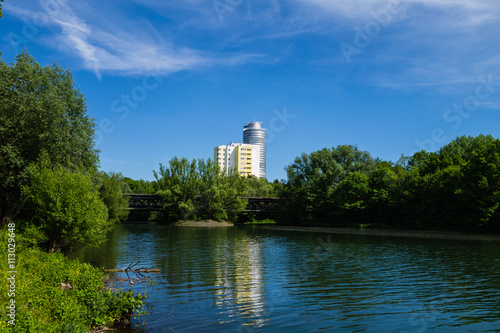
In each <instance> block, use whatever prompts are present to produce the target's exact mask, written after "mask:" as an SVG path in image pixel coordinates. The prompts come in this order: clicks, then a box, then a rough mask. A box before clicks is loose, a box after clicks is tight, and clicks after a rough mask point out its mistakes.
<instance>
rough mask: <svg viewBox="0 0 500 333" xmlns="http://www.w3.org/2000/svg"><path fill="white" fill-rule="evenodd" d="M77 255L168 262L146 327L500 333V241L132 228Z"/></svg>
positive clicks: (121, 262)
mask: <svg viewBox="0 0 500 333" xmlns="http://www.w3.org/2000/svg"><path fill="white" fill-rule="evenodd" d="M82 259H83V260H85V261H87V262H90V263H92V264H95V265H97V266H99V267H105V268H123V267H126V266H127V265H128V264H129V263H130V262H132V261H133V262H136V261H139V262H140V263H139V265H138V266H146V267H151V268H159V269H161V272H160V273H148V275H149V276H150V277H151V278H153V279H154V280H155V282H156V284H155V285H152V286H151V285H150V286H146V285H145V284H143V283H136V284H135V285H134V286H133V289H135V290H137V291H142V290H144V289H146V290H147V292H148V295H149V297H148V299H147V308H146V309H147V311H148V312H150V315H149V316H147V317H141V318H140V319H139V320H135V321H134V323H136V324H137V323H141V324H142V323H144V322H145V328H146V329H145V331H147V332H316V331H324V332H425V331H432V332H455V331H457V332H500V242H499V241H471V240H469V241H465V240H443V239H416V238H406V237H383V236H370V235H341V234H329V233H316V232H301V231H286V230H281V229H278V228H273V227H251V226H248V227H229V228H222V227H220V228H190V227H167V226H162V225H155V224H125V225H118V226H117V227H116V228H115V229H114V231H113V232H112V233H111V235H110V239H109V241H108V242H107V243H106V244H104V245H103V246H102V247H101V248H100V249H98V250H94V251H90V252H87V253H86V254H84V255H82ZM115 274H116V275H118V276H120V277H122V276H124V275H123V273H115ZM125 287H127V285H126V286H125ZM136 331H137V332H139V330H136ZM142 331H144V330H142Z"/></svg>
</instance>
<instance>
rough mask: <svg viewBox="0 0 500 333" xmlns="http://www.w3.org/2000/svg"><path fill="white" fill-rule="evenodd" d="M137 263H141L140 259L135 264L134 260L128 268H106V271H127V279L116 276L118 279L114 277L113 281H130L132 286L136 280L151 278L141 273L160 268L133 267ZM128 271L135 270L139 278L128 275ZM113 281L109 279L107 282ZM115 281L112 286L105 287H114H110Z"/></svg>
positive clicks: (155, 270)
mask: <svg viewBox="0 0 500 333" xmlns="http://www.w3.org/2000/svg"><path fill="white" fill-rule="evenodd" d="M137 264H139V261H138V262H136V263H135V264H134V262H133V261H132V262H131V263H130V264H129V265H128V267H127V268H121V269H105V270H104V272H125V274H127V278H126V279H119V278H116V279H113V280H114V281H113V282H115V283H116V282H123V281H128V282H129V283H130V286H132V285H133V284H134V281H135V282H139V283H140V282H145V281H147V280H148V279H149V277H147V276H144V275H142V274H141V273H150V272H159V271H160V269H158V268H148V267H139V268H133V267H135V266H137ZM128 272H133V273H134V274H135V275H136V276H138V277H139V278H130V276H129V275H128ZM109 282H111V281H109V280H108V281H107V283H109ZM115 283H112V284H111V285H110V286H108V287H105V288H106V289H112V288H110V287H111V286H113V285H114V284H115Z"/></svg>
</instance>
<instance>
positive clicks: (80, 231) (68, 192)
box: [23, 160, 112, 251]
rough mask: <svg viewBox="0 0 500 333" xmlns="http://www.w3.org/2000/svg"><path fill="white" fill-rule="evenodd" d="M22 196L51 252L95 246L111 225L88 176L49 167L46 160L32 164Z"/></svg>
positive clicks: (104, 207) (101, 240)
mask: <svg viewBox="0 0 500 333" xmlns="http://www.w3.org/2000/svg"><path fill="white" fill-rule="evenodd" d="M23 196H24V197H25V198H26V199H27V201H28V204H29V207H30V208H32V209H33V212H32V214H31V221H32V222H33V224H34V225H35V226H36V227H37V228H39V229H40V231H41V232H42V233H43V234H44V235H45V236H46V237H47V239H48V240H49V241H50V244H49V249H50V250H51V251H53V250H57V249H61V250H63V251H72V250H76V249H79V248H83V247H85V246H97V245H99V244H100V243H102V242H103V241H104V240H105V239H106V233H107V232H108V231H109V230H110V228H111V226H112V224H111V223H110V222H109V221H108V216H107V208H106V206H105V205H104V203H103V202H102V201H101V199H100V197H99V192H98V191H97V189H96V187H95V186H94V184H93V183H92V180H91V179H90V177H89V176H87V175H85V174H83V173H78V172H73V171H70V170H67V169H64V168H62V167H60V166H56V167H51V166H50V165H49V164H48V162H47V161H46V160H44V162H43V163H40V164H37V165H34V166H33V167H32V172H31V181H30V183H29V186H24V187H23Z"/></svg>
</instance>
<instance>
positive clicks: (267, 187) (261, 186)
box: [245, 176, 274, 197]
mask: <svg viewBox="0 0 500 333" xmlns="http://www.w3.org/2000/svg"><path fill="white" fill-rule="evenodd" d="M245 181H246V183H247V185H248V196H249V197H269V196H271V194H272V193H273V190H274V187H273V185H271V184H270V183H269V182H268V181H267V180H266V179H265V178H263V177H260V178H259V177H255V176H250V177H248V178H246V179H245Z"/></svg>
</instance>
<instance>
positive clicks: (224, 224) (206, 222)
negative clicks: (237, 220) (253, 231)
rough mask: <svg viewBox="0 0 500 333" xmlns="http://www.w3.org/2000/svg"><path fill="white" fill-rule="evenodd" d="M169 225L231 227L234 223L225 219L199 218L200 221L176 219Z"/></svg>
mask: <svg viewBox="0 0 500 333" xmlns="http://www.w3.org/2000/svg"><path fill="white" fill-rule="evenodd" d="M171 225H173V226H176V227H233V226H234V224H232V223H229V222H226V221H221V222H219V221H213V220H201V221H177V222H175V223H172V224H171Z"/></svg>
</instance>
